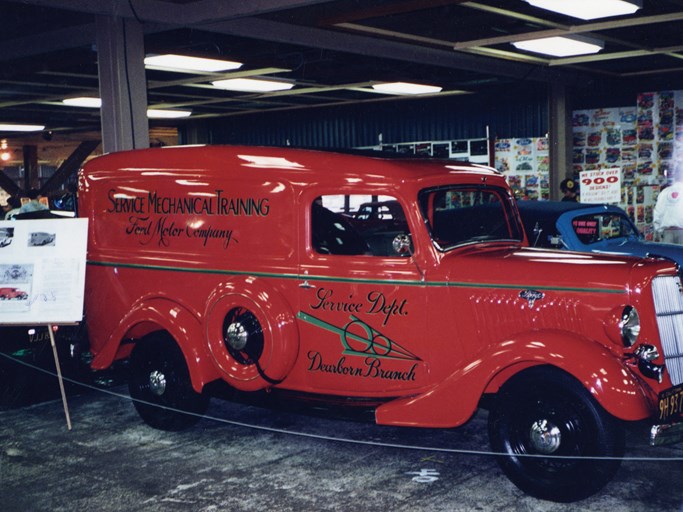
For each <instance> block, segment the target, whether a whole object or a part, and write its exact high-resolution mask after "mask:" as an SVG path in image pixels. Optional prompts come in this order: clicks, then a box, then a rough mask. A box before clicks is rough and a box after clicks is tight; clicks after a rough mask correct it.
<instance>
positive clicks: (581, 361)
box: [376, 330, 655, 428]
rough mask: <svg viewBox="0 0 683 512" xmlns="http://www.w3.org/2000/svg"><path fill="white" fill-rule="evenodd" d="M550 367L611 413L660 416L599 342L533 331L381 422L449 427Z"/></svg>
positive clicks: (399, 403) (406, 401)
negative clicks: (520, 377) (518, 377)
mask: <svg viewBox="0 0 683 512" xmlns="http://www.w3.org/2000/svg"><path fill="white" fill-rule="evenodd" d="M542 364H547V365H551V366H555V367H557V368H560V369H562V370H564V371H565V372H567V373H569V374H570V375H572V376H574V377H575V378H576V379H577V380H579V381H580V382H581V383H582V384H583V385H584V387H585V388H586V389H587V390H588V391H589V392H590V393H591V395H593V397H594V398H595V399H596V400H597V401H598V403H600V405H601V406H602V407H603V408H604V409H605V410H606V411H607V412H609V413H610V414H611V415H613V416H615V417H617V418H620V419H622V420H629V421H635V420H641V419H645V418H648V417H650V416H652V414H653V413H654V412H655V411H654V409H653V404H654V403H655V397H654V394H653V392H652V390H651V389H650V388H649V387H647V386H646V385H645V384H644V383H643V382H642V381H641V380H640V379H639V378H638V377H637V376H636V375H634V373H633V372H632V371H631V369H630V368H628V367H627V366H626V365H625V364H624V363H623V361H621V360H620V359H619V358H618V357H617V356H615V355H614V354H613V353H611V352H610V351H609V350H607V349H606V348H605V347H604V346H602V345H600V344H599V343H597V342H595V341H592V340H590V339H587V338H583V337H580V336H577V335H575V334H573V333H568V332H564V331H548V330H544V331H533V332H528V333H524V334H522V335H520V336H517V337H515V338H513V339H508V340H505V341H502V342H500V343H498V344H496V345H492V346H490V347H489V348H488V350H486V351H485V352H480V353H479V354H477V358H476V359H474V360H473V361H471V362H470V363H469V364H467V365H465V366H463V367H462V368H459V369H458V370H456V371H455V372H453V373H452V374H451V375H450V376H449V377H448V378H447V379H446V380H444V381H443V382H442V383H440V384H438V385H435V386H434V387H432V388H431V389H430V390H428V391H427V392H425V393H422V394H420V395H417V396H414V397H408V398H402V399H399V400H394V401H392V402H388V403H386V404H384V405H382V406H380V407H378V408H377V410H376V420H377V423H379V424H386V425H405V426H416V425H420V426H428V427H440V428H449V427H456V426H459V425H462V424H463V423H465V422H467V420H469V419H470V418H471V417H472V415H473V414H474V413H475V411H476V409H477V407H478V404H479V401H480V399H481V397H482V395H483V394H484V393H487V392H495V391H497V390H498V388H499V387H500V386H501V385H502V384H503V383H504V382H505V381H506V380H508V379H509V378H510V377H512V376H513V375H515V374H517V373H519V372H520V371H522V370H524V369H526V368H529V367H531V366H536V365H542Z"/></svg>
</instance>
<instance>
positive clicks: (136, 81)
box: [97, 16, 149, 153]
mask: <svg viewBox="0 0 683 512" xmlns="http://www.w3.org/2000/svg"><path fill="white" fill-rule="evenodd" d="M97 57H98V61H99V79H100V97H101V98H102V147H103V150H104V152H106V153H111V152H114V151H123V150H127V149H139V148H147V147H149V123H148V122H147V84H146V81H145V64H144V57H145V49H144V37H143V32H142V26H141V25H140V23H138V22H137V21H135V20H124V19H122V18H116V17H110V16H99V17H98V18H97Z"/></svg>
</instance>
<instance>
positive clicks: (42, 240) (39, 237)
mask: <svg viewBox="0 0 683 512" xmlns="http://www.w3.org/2000/svg"><path fill="white" fill-rule="evenodd" d="M55 239H56V235H55V234H54V233H46V232H44V231H37V232H34V233H31V237H30V238H29V240H28V246H29V247H43V246H45V245H51V246H54V245H55Z"/></svg>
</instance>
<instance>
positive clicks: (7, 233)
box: [0, 228, 14, 249]
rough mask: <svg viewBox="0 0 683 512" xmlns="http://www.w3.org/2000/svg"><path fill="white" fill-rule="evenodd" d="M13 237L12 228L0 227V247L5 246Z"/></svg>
mask: <svg viewBox="0 0 683 512" xmlns="http://www.w3.org/2000/svg"><path fill="white" fill-rule="evenodd" d="M13 239H14V228H0V249H2V248H3V247H7V246H8V245H9V244H11V243H12V240H13Z"/></svg>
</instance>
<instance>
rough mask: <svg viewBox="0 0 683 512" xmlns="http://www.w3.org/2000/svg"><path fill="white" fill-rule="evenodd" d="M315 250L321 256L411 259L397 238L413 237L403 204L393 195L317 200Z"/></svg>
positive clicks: (359, 195) (338, 196)
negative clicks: (397, 244)
mask: <svg viewBox="0 0 683 512" xmlns="http://www.w3.org/2000/svg"><path fill="white" fill-rule="evenodd" d="M311 218H312V237H313V240H312V242H313V248H314V249H315V250H316V252H319V253H321V254H345V255H369V256H383V257H399V256H407V255H408V254H407V252H404V253H401V254H399V253H397V252H396V249H395V248H394V239H395V238H396V237H397V236H407V235H409V231H408V223H407V222H406V217H405V214H404V213H403V209H402V208H401V205H400V204H399V202H398V201H397V200H396V199H395V198H393V197H389V196H371V195H362V194H355V195H330V196H321V197H318V198H316V199H315V201H314V202H313V205H312V210H311Z"/></svg>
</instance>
